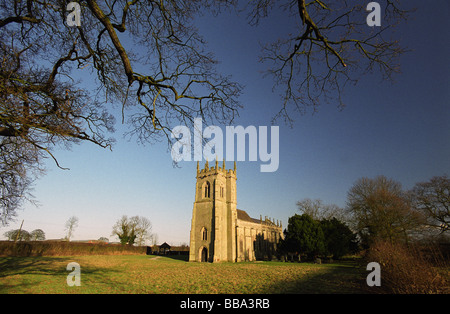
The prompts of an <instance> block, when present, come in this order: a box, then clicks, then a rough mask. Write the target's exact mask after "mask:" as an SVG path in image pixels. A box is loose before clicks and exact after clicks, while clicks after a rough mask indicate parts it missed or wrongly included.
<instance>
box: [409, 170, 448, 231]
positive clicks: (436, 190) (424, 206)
mask: <svg viewBox="0 0 450 314" xmlns="http://www.w3.org/2000/svg"><path fill="white" fill-rule="evenodd" d="M411 194H412V198H413V203H414V206H416V207H417V208H418V209H419V210H420V211H422V212H423V213H424V214H425V216H426V218H427V224H428V225H429V226H431V227H433V228H436V229H438V230H440V232H441V233H444V232H446V231H448V230H449V228H450V178H448V176H447V175H443V176H436V177H433V178H431V179H430V180H429V181H427V182H420V183H417V184H416V185H415V186H414V188H413V189H412V190H411Z"/></svg>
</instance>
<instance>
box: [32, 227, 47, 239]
mask: <svg viewBox="0 0 450 314" xmlns="http://www.w3.org/2000/svg"><path fill="white" fill-rule="evenodd" d="M30 240H31V241H43V240H45V232H44V231H43V230H42V229H35V230H33V231H31V233H30Z"/></svg>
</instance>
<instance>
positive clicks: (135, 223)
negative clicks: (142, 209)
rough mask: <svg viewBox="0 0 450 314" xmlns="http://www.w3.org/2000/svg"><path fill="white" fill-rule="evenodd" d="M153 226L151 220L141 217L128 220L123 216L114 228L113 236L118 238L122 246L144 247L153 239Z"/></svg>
mask: <svg viewBox="0 0 450 314" xmlns="http://www.w3.org/2000/svg"><path fill="white" fill-rule="evenodd" d="M151 230H152V224H151V222H150V220H148V219H147V218H145V217H141V216H133V217H130V218H128V217H127V216H126V215H123V216H122V217H121V218H120V219H119V220H118V221H117V222H116V224H115V225H114V226H113V231H112V235H113V236H117V237H118V238H119V240H120V243H122V244H128V245H133V244H136V245H144V244H145V242H146V241H147V240H151V239H152V233H151Z"/></svg>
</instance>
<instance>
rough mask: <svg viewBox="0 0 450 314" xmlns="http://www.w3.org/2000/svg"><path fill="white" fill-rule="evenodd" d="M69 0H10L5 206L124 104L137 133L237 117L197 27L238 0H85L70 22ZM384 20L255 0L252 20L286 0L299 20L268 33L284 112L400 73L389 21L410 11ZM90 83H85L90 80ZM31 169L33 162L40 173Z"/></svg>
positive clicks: (98, 139) (100, 141) (3, 95)
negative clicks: (371, 22) (376, 22)
mask: <svg viewBox="0 0 450 314" xmlns="http://www.w3.org/2000/svg"><path fill="white" fill-rule="evenodd" d="M69 2H70V1H68V0H53V1H48V0H0V62H1V64H0V163H1V169H0V180H1V182H0V184H1V186H0V188H1V192H2V195H1V197H0V205H1V207H2V211H1V213H0V218H1V220H2V221H3V222H5V221H8V220H9V219H10V218H11V217H12V216H13V215H14V213H15V209H16V208H18V207H19V206H20V205H21V202H22V201H23V200H24V199H25V198H24V196H26V193H27V192H28V191H29V187H30V184H31V182H32V180H33V178H35V176H36V174H38V173H40V172H41V170H42V163H41V160H42V158H44V157H51V158H53V159H54V160H55V162H56V163H57V164H58V166H60V165H59V163H58V161H57V160H56V158H55V156H54V155H53V153H52V148H54V146H55V145H59V146H63V147H65V146H70V145H71V144H72V143H79V142H91V143H94V144H96V145H98V146H100V147H104V148H107V147H111V144H112V143H113V139H112V138H111V137H110V136H111V135H110V133H111V132H113V131H114V117H115V116H116V113H119V114H118V117H119V119H121V120H122V122H123V123H126V124H127V125H128V126H129V132H128V134H130V135H133V136H135V137H136V138H137V139H138V140H139V141H142V142H149V141H150V142H151V141H153V140H155V139H159V138H160V137H162V138H165V139H167V140H168V141H169V142H170V141H171V138H170V130H171V128H172V127H173V126H175V125H179V124H190V123H191V122H192V121H193V119H194V118H196V117H202V119H203V120H204V121H205V122H206V123H207V124H210V123H231V122H232V121H233V119H234V118H235V117H236V115H237V114H238V109H239V108H240V104H239V102H238V97H239V95H240V93H241V89H242V87H241V86H240V85H239V84H238V83H236V82H233V81H232V80H231V79H230V77H229V76H227V75H224V74H222V73H218V72H217V71H216V64H217V61H216V60H215V59H214V56H213V55H212V54H211V53H210V52H208V50H207V48H206V45H205V42H204V40H203V38H202V37H201V36H200V35H199V32H198V30H197V29H196V28H195V23H194V20H195V17H196V16H197V15H199V14H214V13H217V12H219V11H220V10H221V8H222V7H223V6H237V5H238V2H237V1H235V0H190V1H181V0H180V1H179V0H166V1H156V0H146V1H144V0H141V1H138V0H131V1H126V0H105V1H95V0H79V1H76V2H77V3H79V4H80V6H81V25H80V26H76V27H73V26H69V25H68V24H67V16H68V14H69V12H67V9H66V8H67V4H68V3H69ZM382 3H383V4H384V13H383V17H384V20H383V24H382V26H381V27H376V28H373V29H371V28H370V27H368V26H367V25H366V22H365V17H366V16H367V12H365V10H364V9H365V8H364V7H363V5H362V4H361V2H360V1H356V0H354V1H350V0H348V1H345V0H341V1H325V0H324V1H319V0H314V1H309V2H307V1H305V0H298V1H292V0H289V1H288V0H285V1H274V0H253V1H250V2H249V3H248V6H247V7H246V9H245V10H246V12H247V13H248V14H249V17H250V22H251V23H253V24H258V22H259V20H260V19H262V18H264V17H265V16H267V15H268V14H270V11H271V9H272V8H273V6H275V5H277V6H281V7H283V8H284V9H285V10H286V14H289V15H294V16H296V17H297V21H298V30H297V32H296V33H295V34H293V35H291V36H286V34H280V38H281V39H280V40H279V41H277V42H275V43H268V44H267V45H266V46H265V47H264V50H263V56H262V59H261V60H262V61H263V62H266V64H268V65H269V70H268V74H270V75H272V76H273V78H274V82H275V88H282V91H283V92H282V98H283V101H282V106H281V110H280V113H279V116H283V117H284V118H286V120H288V121H291V116H290V114H291V113H290V111H291V108H294V110H298V111H301V112H303V111H304V110H305V108H307V107H308V106H312V107H313V108H314V109H315V108H317V106H318V105H319V104H320V103H321V102H323V101H328V100H330V99H332V97H334V96H336V95H337V98H339V104H340V105H343V102H342V101H341V100H340V96H341V92H342V90H343V88H344V86H345V85H346V84H347V83H348V82H349V81H351V82H353V81H355V80H356V79H357V75H358V74H361V73H364V72H366V71H371V70H372V69H375V68H377V69H379V70H380V71H381V73H382V74H383V75H384V76H386V77H390V75H391V73H392V72H395V71H397V63H396V59H397V57H398V55H399V53H401V52H402V49H401V48H400V47H399V45H398V43H397V41H395V40H389V39H388V37H389V36H388V35H389V34H388V30H389V29H390V28H391V27H392V26H393V25H394V24H395V23H396V22H398V21H399V20H400V19H402V18H403V17H404V16H405V12H404V11H401V10H400V9H399V8H398V6H397V4H396V3H394V1H390V0H385V1H382ZM82 83H83V84H82ZM31 173H33V174H32V175H31Z"/></svg>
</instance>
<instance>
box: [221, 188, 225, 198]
mask: <svg viewBox="0 0 450 314" xmlns="http://www.w3.org/2000/svg"><path fill="white" fill-rule="evenodd" d="M224 190H225V189H224V188H223V186H221V187H220V197H223V195H224Z"/></svg>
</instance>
